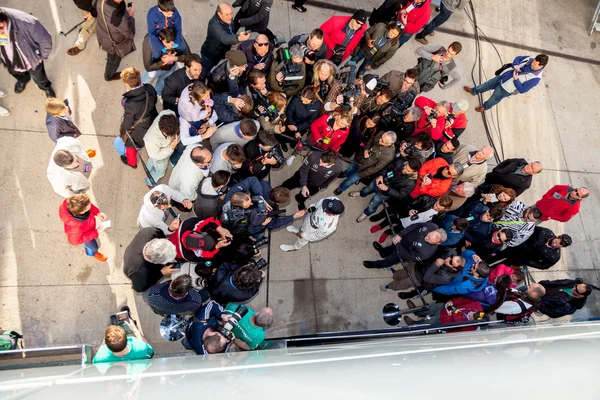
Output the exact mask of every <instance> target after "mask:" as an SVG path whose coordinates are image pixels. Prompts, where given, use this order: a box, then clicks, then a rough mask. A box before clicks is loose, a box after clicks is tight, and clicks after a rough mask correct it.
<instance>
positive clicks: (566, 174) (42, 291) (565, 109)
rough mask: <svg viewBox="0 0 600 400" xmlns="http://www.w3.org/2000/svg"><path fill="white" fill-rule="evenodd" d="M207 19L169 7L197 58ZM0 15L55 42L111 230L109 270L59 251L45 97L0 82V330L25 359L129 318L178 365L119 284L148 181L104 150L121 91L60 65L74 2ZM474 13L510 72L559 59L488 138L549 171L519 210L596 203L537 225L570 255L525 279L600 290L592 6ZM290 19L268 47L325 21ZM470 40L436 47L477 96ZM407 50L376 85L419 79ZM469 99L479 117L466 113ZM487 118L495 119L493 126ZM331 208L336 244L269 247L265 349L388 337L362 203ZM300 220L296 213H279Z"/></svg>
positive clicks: (79, 61)
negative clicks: (563, 201) (286, 342)
mask: <svg viewBox="0 0 600 400" xmlns="http://www.w3.org/2000/svg"><path fill="white" fill-rule="evenodd" d="M332 3H333V2H332ZM154 4H155V3H154V2H153V1H150V0H139V1H137V2H136V4H135V7H136V17H137V30H138V34H137V36H136V45H137V47H138V50H137V51H136V52H135V53H133V54H131V55H130V56H128V57H126V58H125V59H124V60H123V63H122V67H125V66H130V65H135V66H137V67H138V68H140V67H141V66H142V61H141V41H142V39H143V32H144V30H145V14H146V11H147V10H148V8H150V7H151V6H152V5H154ZM216 4H217V3H216V1H205V0H202V1H191V0H178V1H177V6H178V8H179V10H180V12H181V14H182V16H183V24H184V34H185V37H186V39H187V41H188V43H190V46H191V47H192V50H193V51H195V52H199V48H200V45H201V44H202V41H203V40H204V37H205V32H206V26H207V22H208V19H209V18H210V17H211V16H212V15H213V12H214V9H215V6H216ZM338 4H340V5H343V6H346V7H355V8H358V7H360V6H361V5H362V4H363V3H361V2H359V1H357V0H350V1H341V0H339V1H338ZM3 5H5V6H8V7H14V8H21V9H25V10H26V11H29V12H32V13H34V15H35V16H36V17H38V18H39V19H40V20H41V21H42V22H43V23H44V25H45V26H46V27H47V28H48V30H49V31H50V32H51V33H52V35H53V38H54V50H53V52H52V55H51V57H50V60H49V61H48V62H47V66H46V68H47V71H48V74H49V77H50V79H51V80H52V81H53V82H54V87H55V90H56V91H57V94H58V96H59V97H61V98H65V97H66V98H68V99H69V100H70V103H71V105H72V108H73V110H74V114H73V116H74V120H75V122H76V124H77V125H78V126H79V128H80V129H81V130H82V132H84V135H83V136H82V138H81V140H82V142H83V144H84V145H85V146H86V147H88V148H95V149H96V150H97V153H98V155H97V156H96V158H95V159H94V166H95V170H94V173H93V176H92V184H93V198H94V200H95V201H94V203H95V204H97V205H98V206H99V207H100V209H101V210H102V211H104V212H105V213H106V214H107V215H108V216H109V218H110V219H111V220H112V222H113V227H112V228H111V229H110V230H109V231H107V232H106V233H103V234H102V235H101V241H102V247H101V248H102V251H103V252H104V253H105V254H107V255H108V257H109V261H108V262H107V263H99V262H97V261H95V260H93V259H90V258H88V257H86V256H85V255H84V252H83V249H81V248H75V247H73V246H70V245H69V244H68V243H67V242H66V240H65V237H64V233H63V231H62V224H61V223H60V220H59V219H58V216H57V209H58V206H59V204H60V201H61V200H60V198H59V197H58V196H57V195H56V194H54V192H53V191H52V190H51V188H50V185H49V183H48V182H47V180H46V177H45V170H46V166H47V161H48V157H49V155H50V153H51V151H52V148H53V143H52V142H51V141H50V140H49V139H48V137H47V133H46V131H45V126H44V119H45V112H44V107H43V105H44V99H45V97H44V94H43V93H42V92H41V91H39V90H38V89H37V88H36V87H35V85H34V84H33V83H30V84H29V85H28V87H27V89H26V91H25V92H24V93H22V94H20V95H15V94H14V93H13V92H12V86H13V85H14V80H13V78H12V77H10V76H9V75H8V74H7V73H6V71H5V70H2V71H0V78H1V80H0V82H1V83H0V87H1V88H2V89H3V90H4V91H6V92H7V94H8V95H7V97H6V98H4V99H1V100H0V105H2V106H4V107H6V108H8V109H9V110H10V111H11V113H12V115H11V116H10V117H6V118H2V119H1V120H0V134H1V135H2V137H3V143H4V145H3V146H2V148H1V149H0V156H1V159H2V162H1V163H0V171H1V172H2V176H3V177H4V179H3V180H2V182H1V183H0V193H1V194H2V199H3V202H4V212H3V213H2V216H0V235H1V236H0V237H1V239H0V249H1V250H0V251H1V254H2V265H3V267H2V269H1V270H0V299H1V302H2V308H1V309H0V321H1V323H2V327H3V328H5V329H9V328H10V329H15V330H19V331H22V332H23V333H24V334H25V338H26V344H27V346H28V347H37V346H50V345H59V344H76V343H88V344H94V345H97V344H99V343H100V341H101V339H102V335H103V331H104V328H105V327H106V325H107V322H108V316H109V315H110V314H111V313H113V312H114V311H116V310H118V308H119V307H120V306H121V305H123V304H128V305H129V306H130V307H131V308H132V310H133V311H134V314H136V315H138V319H139V320H140V321H141V322H142V327H143V330H144V332H145V334H146V335H147V337H148V338H149V339H150V340H151V341H152V342H153V344H155V345H158V346H159V348H158V350H159V351H163V352H179V351H180V350H181V349H182V347H180V345H179V344H177V343H175V344H171V343H167V342H165V341H163V340H162V339H160V338H159V336H158V328H157V321H158V320H159V319H160V318H159V317H157V316H156V315H154V314H153V313H152V312H151V311H150V310H149V309H148V308H147V307H146V306H145V304H144V303H143V301H142V300H141V297H140V296H139V295H135V294H134V293H133V292H132V290H131V289H130V285H129V282H128V280H127V278H126V277H125V276H124V275H123V273H122V256H123V252H124V248H125V247H126V246H127V244H128V243H129V241H130V240H131V238H132V237H133V235H134V234H135V233H136V231H137V228H136V224H135V220H136V218H137V214H138V211H139V207H140V205H141V198H142V196H143V194H144V193H145V192H146V190H147V188H146V186H145V184H144V181H143V177H144V174H143V170H142V169H140V168H138V169H137V170H131V169H130V168H128V167H125V166H124V165H122V164H121V162H120V161H119V159H118V156H117V155H116V153H115V152H114V150H113V148H112V141H113V138H114V137H115V135H116V132H118V126H119V122H120V117H121V114H122V110H121V107H120V105H119V100H120V95H121V93H122V92H123V91H124V89H123V87H122V85H121V83H119V82H113V83H105V82H104V81H103V79H102V75H103V70H104V62H105V53H103V52H102V51H101V50H99V49H98V46H97V42H96V40H95V37H92V38H91V39H90V42H89V43H88V48H87V49H86V50H85V51H84V52H82V53H81V54H80V55H78V56H76V57H70V56H67V55H66V50H67V49H68V48H69V47H70V46H71V45H72V43H73V42H74V41H75V33H72V34H71V35H70V36H69V37H67V38H61V37H59V35H58V32H60V31H61V30H63V31H66V30H67V29H69V28H70V27H71V26H73V25H75V24H76V23H77V22H79V20H80V13H79V11H78V10H77V9H76V7H75V6H74V5H73V4H72V3H71V2H67V1H63V2H58V1H55V0H43V1H42V0H39V1H35V2H33V1H31V2H25V3H23V2H19V1H16V0H5V1H4V2H3ZM373 5H376V4H373ZM474 5H475V8H476V10H477V21H478V24H479V27H480V28H481V29H482V30H483V32H485V34H486V35H487V36H488V37H489V38H491V39H492V40H493V41H494V40H495V41H496V42H497V43H498V44H497V46H496V47H497V50H498V52H499V53H500V55H501V57H502V61H503V62H504V63H506V62H509V61H510V60H512V58H513V57H515V56H517V55H521V54H533V53H535V51H533V50H531V51H529V50H528V51H524V50H523V48H527V49H539V52H543V51H547V52H549V53H550V54H559V55H561V56H558V55H557V56H553V55H551V59H550V63H549V65H548V68H547V71H546V73H545V75H544V81H543V85H540V86H538V87H537V88H536V89H535V90H533V91H532V92H530V93H528V94H526V95H522V96H517V97H515V98H511V99H507V100H505V101H504V102H503V103H502V104H501V105H500V106H499V108H498V117H499V120H498V125H499V126H500V127H501V129H500V135H498V132H495V131H494V132H493V138H494V141H495V143H496V146H497V148H498V149H499V151H500V148H502V149H503V151H501V152H502V153H503V157H504V158H510V157H524V158H528V159H531V160H533V159H537V160H539V161H541V162H542V164H543V165H544V167H545V171H544V172H543V173H542V174H540V175H538V176H536V177H535V178H534V183H533V185H532V188H531V189H530V190H528V191H527V192H526V193H525V194H524V195H523V196H522V198H523V201H525V202H526V203H528V204H531V203H533V202H534V201H535V200H536V199H538V198H539V197H541V195H542V194H543V193H545V192H546V191H547V190H548V188H550V187H551V186H553V185H554V184H556V183H569V184H572V185H574V186H580V185H585V186H588V187H589V188H590V190H591V193H592V195H591V197H590V198H589V199H587V200H586V201H585V202H584V204H583V206H582V212H581V214H580V215H578V216H577V217H575V218H573V220H572V221H570V222H569V223H567V224H557V223H550V224H544V225H545V226H549V227H551V228H552V229H553V230H554V231H555V232H557V233H562V232H566V233H569V234H571V235H572V236H573V239H574V244H573V246H571V247H570V248H569V249H568V251H566V252H564V253H563V260H562V261H561V263H560V264H559V265H556V266H555V267H553V268H552V269H551V270H550V271H546V272H534V277H535V278H536V279H557V278H565V277H574V276H581V277H583V278H584V279H586V280H587V281H589V282H590V283H594V284H598V282H599V281H600V279H599V278H600V276H599V272H598V271H599V269H596V264H595V263H596V262H598V260H599V259H600V253H599V251H598V250H597V248H596V247H597V246H596V245H597V243H598V240H600V229H598V228H597V225H598V223H599V222H600V213H599V212H598V211H597V210H598V209H599V207H598V206H599V205H600V200H599V198H598V193H599V190H598V189H599V188H600V179H599V176H600V175H599V174H600V162H598V161H597V159H596V157H595V154H596V149H597V148H598V146H599V145H600V139H599V138H598V137H597V135H595V131H596V130H597V126H598V125H600V117H599V116H598V111H597V104H599V100H600V99H599V98H598V97H599V95H598V92H599V89H600V80H599V79H598V76H600V74H599V72H600V71H599V67H598V63H599V62H600V55H599V51H600V50H599V49H598V48H597V41H600V36H599V35H600V34H599V33H596V34H594V35H592V36H591V37H590V36H588V35H587V27H588V25H589V19H590V18H591V16H592V13H593V10H594V7H595V4H593V2H591V1H583V0H578V1H575V2H572V3H570V5H569V8H568V9H567V10H565V8H564V5H562V4H552V3H551V2H547V1H542V0H537V1H530V2H522V3H521V2H520V3H515V2H495V3H493V4H488V3H487V2H484V1H483V0H475V1H474ZM289 6H290V3H289V2H283V1H280V0H277V1H275V3H274V5H273V9H272V13H271V25H270V27H271V29H272V30H273V31H274V32H277V31H280V32H281V33H283V34H284V35H285V36H286V38H288V39H289V37H290V35H291V34H297V33H301V32H308V31H310V30H311V29H312V28H314V27H317V26H318V25H320V24H321V23H322V22H324V21H325V20H326V19H327V18H329V17H330V16H331V15H333V14H334V12H333V11H331V10H327V9H322V8H316V7H315V6H311V4H310V3H309V4H308V5H307V6H308V7H309V11H308V12H307V13H306V14H300V13H298V12H296V11H294V10H292V9H291V8H290V7H289ZM370 7H371V6H369V7H368V8H370ZM445 32H450V33H452V32H455V35H452V34H450V33H445ZM472 32H473V28H472V25H471V23H470V21H469V19H468V18H467V17H466V15H465V14H457V15H455V16H453V17H452V19H451V20H450V21H449V22H448V23H447V24H445V25H444V26H443V29H442V30H440V31H439V32H438V33H437V34H436V36H435V37H434V38H432V39H431V40H430V41H431V43H441V44H446V45H447V44H449V43H450V42H451V41H453V40H455V39H458V40H459V41H461V42H462V44H463V52H462V53H461V54H460V56H459V57H458V58H457V59H456V61H457V63H458V65H459V67H460V69H461V72H462V74H463V76H464V80H465V83H470V81H471V68H472V65H473V63H474V61H475V41H474V40H473V39H472ZM417 45H418V43H416V42H414V40H411V41H409V42H408V43H407V44H406V45H405V46H404V47H402V48H401V49H400V50H399V51H398V52H397V54H396V55H395V56H394V58H393V59H392V60H391V61H390V62H388V63H387V64H386V65H384V66H383V67H382V68H380V70H377V71H376V72H377V73H379V74H383V73H385V72H386V71H388V70H389V69H401V70H403V69H406V68H409V67H412V66H414V65H415V64H416V56H415V55H414V49H415V48H416V47H417ZM482 51H483V52H482V65H483V70H484V72H485V74H486V76H487V77H490V76H492V75H493V72H494V71H495V70H496V69H497V68H498V67H499V65H500V64H501V62H500V60H499V59H498V56H497V54H496V52H495V50H494V48H493V47H492V46H491V45H489V44H487V43H483V44H482ZM461 86H462V85H461ZM428 95H429V96H430V97H432V98H434V99H436V100H442V99H448V100H458V99H460V98H467V95H466V94H465V93H464V92H462V90H461V89H460V87H458V88H455V89H453V90H448V91H442V90H441V89H439V88H436V89H434V90H433V91H432V92H429V94H428ZM468 99H469V101H470V102H471V107H472V108H474V106H475V105H476V104H475V99H474V98H468ZM488 115H489V118H493V119H495V118H496V113H495V112H493V113H488ZM468 117H469V127H468V129H467V131H466V132H465V134H464V135H463V136H462V137H461V141H462V142H472V143H475V144H476V145H484V144H487V138H486V136H485V134H484V129H483V124H482V121H481V118H480V116H479V115H478V114H476V113H475V112H474V111H472V109H471V110H469V112H468ZM493 122H494V125H496V124H495V121H493ZM500 138H501V139H502V140H500ZM299 164H300V160H299V159H297V160H296V162H295V164H294V166H293V167H291V168H289V167H288V168H284V169H282V170H280V171H277V172H275V173H273V174H272V176H271V181H272V183H273V185H277V184H279V183H281V182H283V180H285V179H286V178H287V177H289V176H290V175H291V174H292V173H293V172H294V171H295V170H296V169H297V168H298V166H299ZM335 187H336V185H335V184H334V185H332V186H331V187H330V190H328V191H327V192H326V193H324V194H323V195H330V194H331V192H332V191H333V189H334V188H335ZM318 198H320V196H319V197H318ZM341 198H342V200H343V201H344V203H345V204H346V207H347V208H346V210H347V211H346V213H345V214H344V216H343V217H342V219H341V220H340V225H339V227H338V231H337V232H336V233H335V234H334V235H333V236H332V237H330V238H329V239H327V240H326V241H324V242H319V243H315V244H311V245H309V246H308V247H307V248H305V249H303V250H301V251H299V252H294V253H283V252H281V251H279V249H278V246H279V244H281V243H291V242H292V241H293V240H294V237H293V235H291V234H289V233H288V232H286V231H285V230H283V231H280V232H276V233H274V235H273V241H272V246H271V253H270V256H271V268H270V281H269V285H268V301H269V306H270V307H272V308H273V309H274V311H275V314H276V323H275V325H274V327H273V328H272V329H271V330H270V331H269V336H270V337H278V336H290V335H297V334H308V333H314V332H325V331H337V330H361V329H377V328H383V327H385V326H386V325H385V324H384V323H383V322H382V321H381V317H380V315H381V314H380V313H381V308H382V306H383V305H384V304H385V303H388V302H397V300H398V298H397V297H396V295H395V293H382V292H380V291H379V285H380V284H382V283H385V282H386V281H387V280H388V279H389V277H390V274H389V272H387V271H372V270H366V269H364V268H363V267H362V265H361V261H362V260H364V259H373V258H374V257H375V256H376V254H375V252H374V250H373V249H372V247H371V244H370V243H371V241H372V240H374V239H375V238H376V237H375V235H371V234H370V233H369V231H368V229H369V222H363V223H362V224H356V222H355V221H354V220H355V218H356V217H357V216H358V215H359V214H360V212H361V210H362V209H363V208H364V206H365V205H366V202H367V200H366V199H350V198H349V197H348V196H347V194H343V195H342V196H341ZM294 207H295V205H294V204H292V205H290V206H288V209H290V210H293V209H294ZM266 300H267V286H266V285H265V286H263V288H262V289H261V292H260V294H259V295H258V296H257V298H255V299H254V300H253V301H252V303H251V304H252V305H253V306H256V307H262V306H264V305H265V304H266ZM597 316H600V298H599V297H598V295H597V294H594V295H592V298H591V300H590V301H589V302H588V305H587V307H586V308H585V309H584V310H582V311H580V312H578V313H577V314H576V315H575V317H576V318H588V317H597Z"/></svg>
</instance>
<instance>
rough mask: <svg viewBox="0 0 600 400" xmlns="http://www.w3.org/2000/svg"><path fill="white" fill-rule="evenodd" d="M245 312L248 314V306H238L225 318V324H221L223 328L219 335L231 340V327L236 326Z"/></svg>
mask: <svg viewBox="0 0 600 400" xmlns="http://www.w3.org/2000/svg"><path fill="white" fill-rule="evenodd" d="M246 314H248V308H246V307H244V306H239V307H238V308H237V310H235V312H234V313H233V314H232V315H231V317H230V318H229V319H228V320H227V322H225V325H223V328H222V329H221V335H223V336H225V339H227V340H229V341H231V340H233V339H234V337H233V329H234V328H235V327H236V326H238V324H239V323H240V321H241V320H242V318H244V316H245V315H246Z"/></svg>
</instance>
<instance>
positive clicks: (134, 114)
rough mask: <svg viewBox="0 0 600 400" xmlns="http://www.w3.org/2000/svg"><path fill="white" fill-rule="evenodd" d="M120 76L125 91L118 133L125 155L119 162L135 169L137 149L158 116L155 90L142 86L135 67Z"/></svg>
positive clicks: (150, 86)
mask: <svg viewBox="0 0 600 400" xmlns="http://www.w3.org/2000/svg"><path fill="white" fill-rule="evenodd" d="M120 76H121V80H122V81H123V84H124V85H125V89H126V90H127V91H126V92H125V93H124V94H123V99H122V100H121V104H123V120H122V121H121V132H120V133H121V139H122V140H123V142H124V143H125V154H123V155H121V161H122V162H123V163H124V164H125V165H129V166H130V167H132V168H136V167H137V149H139V148H142V147H144V136H145V135H146V132H147V131H148V129H149V128H150V126H152V123H153V122H154V119H155V118H156V117H157V116H158V112H157V111H156V99H157V97H156V90H154V87H153V86H152V85H150V84H149V83H146V84H142V78H141V74H140V71H139V70H138V69H136V68H135V67H130V68H125V69H124V70H123V71H121V75H120ZM130 137H131V139H130ZM132 140H133V142H132Z"/></svg>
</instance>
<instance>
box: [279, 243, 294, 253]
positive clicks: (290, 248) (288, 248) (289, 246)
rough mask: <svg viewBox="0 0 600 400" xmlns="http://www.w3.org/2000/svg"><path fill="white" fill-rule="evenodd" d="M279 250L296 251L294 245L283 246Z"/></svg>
mask: <svg viewBox="0 0 600 400" xmlns="http://www.w3.org/2000/svg"><path fill="white" fill-rule="evenodd" d="M279 248H280V249H281V250H283V251H286V252H287V251H296V247H295V246H294V245H291V244H282V245H280V246H279Z"/></svg>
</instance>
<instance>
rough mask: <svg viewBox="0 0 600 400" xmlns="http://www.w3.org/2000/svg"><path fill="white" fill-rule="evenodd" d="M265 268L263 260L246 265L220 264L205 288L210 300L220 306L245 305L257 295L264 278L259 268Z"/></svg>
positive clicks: (265, 264)
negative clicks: (229, 304) (220, 304)
mask: <svg viewBox="0 0 600 400" xmlns="http://www.w3.org/2000/svg"><path fill="white" fill-rule="evenodd" d="M266 266H267V262H266V260H265V259H264V258H260V259H258V260H251V261H250V262H249V263H248V264H246V265H239V264H233V263H223V264H221V265H220V266H219V268H217V272H216V273H215V274H214V275H213V277H212V279H211V280H210V281H209V283H208V286H207V289H208V292H209V293H210V297H211V299H213V300H214V301H216V302H218V303H222V304H226V303H229V302H233V303H245V302H246V301H248V300H250V299H251V298H253V297H254V296H255V295H256V294H257V293H258V290H259V288H260V285H261V283H262V282H263V280H264V278H265V272H264V271H261V268H264V267H266Z"/></svg>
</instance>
